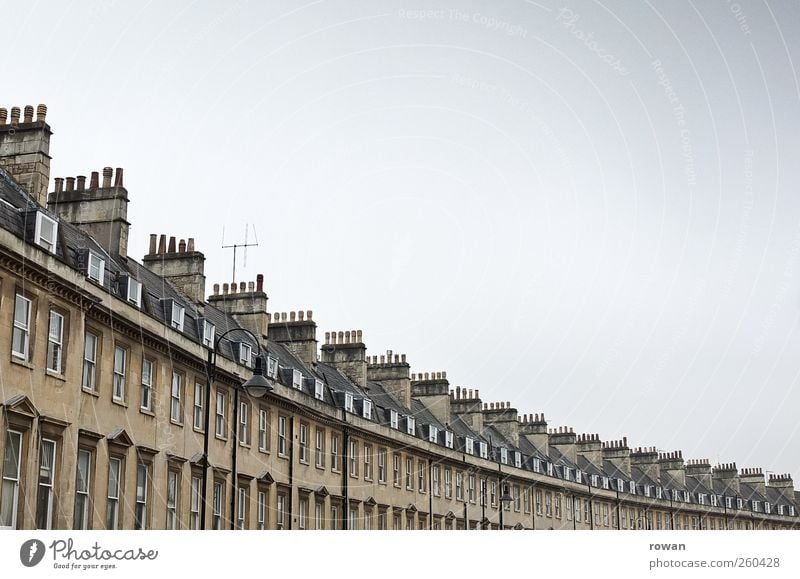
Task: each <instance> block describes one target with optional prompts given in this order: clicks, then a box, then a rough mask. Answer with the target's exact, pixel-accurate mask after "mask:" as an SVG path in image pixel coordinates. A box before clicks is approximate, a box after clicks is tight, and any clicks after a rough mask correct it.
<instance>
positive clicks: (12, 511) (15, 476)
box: [0, 430, 22, 529]
mask: <svg viewBox="0 0 800 579" xmlns="http://www.w3.org/2000/svg"><path fill="white" fill-rule="evenodd" d="M21 449H22V434H21V433H19V432H15V431H13V430H9V431H8V432H7V433H6V447H5V451H4V452H3V487H2V488H0V528H10V529H16V528H17V511H18V509H17V506H18V501H19V484H20V472H21V464H20V451H21Z"/></svg>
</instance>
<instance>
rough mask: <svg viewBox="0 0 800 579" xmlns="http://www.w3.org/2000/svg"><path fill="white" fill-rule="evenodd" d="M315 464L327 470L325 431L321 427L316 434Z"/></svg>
mask: <svg viewBox="0 0 800 579" xmlns="http://www.w3.org/2000/svg"><path fill="white" fill-rule="evenodd" d="M314 464H315V465H316V466H317V467H318V468H325V431H324V430H322V429H321V428H320V427H319V426H317V428H316V430H315V432H314Z"/></svg>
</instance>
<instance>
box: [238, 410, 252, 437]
mask: <svg viewBox="0 0 800 579" xmlns="http://www.w3.org/2000/svg"><path fill="white" fill-rule="evenodd" d="M239 446H250V405H249V404H248V403H247V402H245V401H244V400H240V401H239Z"/></svg>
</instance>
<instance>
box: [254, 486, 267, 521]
mask: <svg viewBox="0 0 800 579" xmlns="http://www.w3.org/2000/svg"><path fill="white" fill-rule="evenodd" d="M266 528H267V493H266V492H264V491H258V498H257V508H256V529H257V530H259V531H264V530H266Z"/></svg>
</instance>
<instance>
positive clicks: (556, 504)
mask: <svg viewBox="0 0 800 579" xmlns="http://www.w3.org/2000/svg"><path fill="white" fill-rule="evenodd" d="M553 510H554V514H555V516H556V518H557V519H560V518H561V493H556V496H555V502H554V508H553ZM607 518H608V513H606V519H607Z"/></svg>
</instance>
